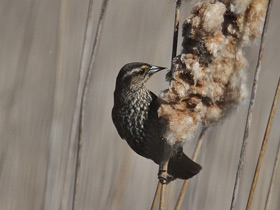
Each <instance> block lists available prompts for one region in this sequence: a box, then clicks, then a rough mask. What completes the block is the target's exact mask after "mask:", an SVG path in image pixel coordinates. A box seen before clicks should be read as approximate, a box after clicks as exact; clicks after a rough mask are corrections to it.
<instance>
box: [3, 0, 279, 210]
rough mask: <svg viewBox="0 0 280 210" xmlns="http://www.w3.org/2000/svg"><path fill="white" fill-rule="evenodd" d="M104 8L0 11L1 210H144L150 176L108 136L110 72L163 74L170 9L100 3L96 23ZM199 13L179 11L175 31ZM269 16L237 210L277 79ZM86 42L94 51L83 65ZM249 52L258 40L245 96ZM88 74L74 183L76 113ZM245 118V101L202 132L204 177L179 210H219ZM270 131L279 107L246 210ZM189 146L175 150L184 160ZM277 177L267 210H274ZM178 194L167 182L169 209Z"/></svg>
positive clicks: (258, 203)
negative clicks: (127, 67)
mask: <svg viewBox="0 0 280 210" xmlns="http://www.w3.org/2000/svg"><path fill="white" fill-rule="evenodd" d="M102 2H103V1H102V0H79V1H76V0H60V1H57V0H48V1H45V0H0V26H1V29H0V210H19V209H21V210H39V209H42V210H70V209H74V210H92V209H94V210H107V209H114V210H115V209H117V210H118V209H124V210H126V209H128V210H130V209H135V210H140V209H149V208H150V206H151V203H152V200H153V196H154V192H155V189H156V185H157V171H158V166H157V165H155V164H154V163H153V162H152V161H150V160H147V159H145V158H142V157H140V156H138V155H136V154H135V153H134V152H132V150H131V149H130V148H129V147H128V145H127V143H126V142H125V141H123V140H121V138H120V137H119V136H118V134H117V131H116V129H115V127H114V126H113V123H112V120H111V109H112V106H113V91H114V85H115V78H116V76H117V74H118V71H119V70H120V68H121V67H122V66H123V65H124V64H126V63H128V62H132V61H143V62H148V63H151V64H155V65H160V66H167V67H170V61H171V48H172V41H173V40H172V37H173V20H174V10H175V1H174V0H153V1H150V0H143V1H136V0H134V1H132V0H114V1H109V2H108V5H107V8H106V11H105V16H104V17H103V21H101V22H100V21H99V16H100V13H101V10H102ZM197 2H198V1H195V0H193V1H184V2H183V4H182V7H181V22H180V29H181V24H182V22H183V20H184V19H185V18H186V17H188V16H189V14H190V9H191V8H192V7H193V6H194V4H195V3H197ZM90 5H91V6H90ZM279 10H280V1H274V3H273V6H272V14H271V19H270V24H269V29H268V34H267V41H266V46H265V52H264V57H263V63H262V71H261V73H260V79H259V83H258V91H257V97H256V104H255V107H254V112H253V119H252V129H251V132H250V135H249V143H248V148H247V154H246V158H245V161H244V171H243V176H242V178H241V184H240V191H239V194H238V201H237V206H236V209H244V208H245V206H246V202H247V198H248V193H249V190H250V186H251V182H252V178H253V174H254V170H255V166H256V162H257V157H258V153H259V150H260V146H261V142H262V139H263V136H264V131H265V128H266V123H267V120H268V116H269V113H270V108H271V105H272V100H273V96H274V93H275V89H276V85H277V81H278V78H279V76H280V70H279V66H280V53H279V52H280V40H279V37H280V36H279V34H280V24H279V12H278V11H279ZM88 11H90V13H89V17H88ZM98 23H101V25H100V26H102V28H101V27H99V31H100V33H97V31H98ZM97 34H99V35H100V36H97ZM179 34H180V35H179V37H180V39H179V45H180V43H181V40H182V39H181V32H180V33H179ZM98 37H99V38H98ZM97 38H98V39H97ZM96 41H97V42H96ZM94 42H96V43H99V44H98V45H96V44H95V51H94V58H95V59H94V62H93V65H90V58H91V53H92V49H93V45H94ZM258 49H259V40H258V41H256V42H255V43H253V46H252V47H250V48H248V49H246V56H247V58H248V60H249V64H250V66H249V69H248V89H249V90H251V86H252V82H253V73H254V71H255V66H256V61H257V55H258ZM180 51H181V47H180V46H179V47H178V53H179V52H180ZM89 68H91V69H92V73H91V75H90V82H89V86H88V90H87V91H86V92H87V94H86V96H87V98H86V101H85V104H84V121H83V122H84V123H83V127H82V135H81V140H82V147H81V150H80V153H79V154H80V160H81V161H80V163H81V164H80V166H79V173H78V182H77V183H75V181H74V180H75V176H76V175H75V171H76V169H77V164H76V160H77V151H78V150H77V145H78V140H77V139H78V137H79V132H78V131H79V127H78V123H79V110H80V107H81V101H82V100H81V95H82V90H83V88H82V87H83V85H84V83H85V75H86V73H85V72H86V71H87V70H88V69H89ZM164 78H165V72H161V73H158V74H157V75H155V76H154V77H153V78H152V79H151V81H149V84H148V87H149V88H150V89H152V90H153V91H154V92H155V93H157V94H159V93H160V91H161V90H163V89H165V88H167V86H168V84H167V83H166V82H165V79H164ZM247 110H248V100H247V101H246V102H244V103H243V104H242V105H241V106H240V107H239V108H238V110H237V112H235V113H234V114H232V115H230V116H229V117H228V118H227V119H226V120H225V121H224V122H223V123H220V124H218V125H216V126H215V127H213V128H211V129H209V130H208V131H207V134H206V137H205V141H204V142H203V145H202V149H201V153H200V155H199V157H198V160H197V162H198V163H200V164H201V165H202V166H203V170H202V171H201V172H200V173H199V175H197V176H196V177H194V178H193V179H191V181H190V186H189V188H188V190H187V192H186V196H185V198H184V201H183V206H182V209H197V210H209V209H213V210H225V209H229V207H230V203H231V198H232V191H233V186H234V181H235V175H236V169H237V164H238V159H239V155H240V150H241V143H242V138H243V133H244V126H245V121H246V115H247ZM279 125H280V107H279V105H278V108H277V112H276V115H275V118H274V122H273V127H272V131H271V135H270V138H269V142H268V146H267V151H266V153H265V159H264V163H263V166H262V169H261V173H260V178H259V181H258V184H257V189H256V194H255V198H254V201H253V208H252V209H254V210H260V209H264V205H265V200H266V195H267V192H268V187H269V183H270V179H271V174H272V170H273V165H274V160H275V157H276V151H277V147H278V143H279V140H280V129H279ZM196 142H197V140H195V139H194V140H193V141H191V142H187V143H186V144H185V145H184V148H185V151H186V153H187V154H188V155H189V156H192V153H193V151H194V148H195V145H196ZM279 170H280V169H278V172H277V178H276V183H275V186H276V187H275V188H274V191H273V196H272V203H271V206H270V209H271V210H279V209H280V199H279V197H280V188H279V186H280V171H279ZM182 183H183V182H182V180H176V181H174V182H172V183H171V184H169V185H168V191H167V196H168V197H167V209H173V208H174V205H175V202H176V199H177V196H178V194H179V191H180V189H181V185H182ZM75 185H76V186H77V187H74V186H75ZM73 194H75V196H73ZM73 197H74V198H75V199H73ZM73 206H74V207H75V208H73Z"/></svg>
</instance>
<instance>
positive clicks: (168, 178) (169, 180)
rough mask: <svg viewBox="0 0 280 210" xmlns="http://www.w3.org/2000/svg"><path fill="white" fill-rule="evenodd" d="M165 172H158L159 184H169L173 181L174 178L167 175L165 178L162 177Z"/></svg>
mask: <svg viewBox="0 0 280 210" xmlns="http://www.w3.org/2000/svg"><path fill="white" fill-rule="evenodd" d="M164 172H166V170H159V172H158V180H159V182H160V183H161V184H169V182H171V181H173V180H174V177H173V176H172V175H170V174H167V176H166V177H165V176H163V175H162V174H163V173H164Z"/></svg>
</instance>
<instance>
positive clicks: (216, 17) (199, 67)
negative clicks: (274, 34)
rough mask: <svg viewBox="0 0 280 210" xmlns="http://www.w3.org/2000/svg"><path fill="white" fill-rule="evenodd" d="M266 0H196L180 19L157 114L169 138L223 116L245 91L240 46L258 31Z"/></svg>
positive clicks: (188, 134)
mask: <svg viewBox="0 0 280 210" xmlns="http://www.w3.org/2000/svg"><path fill="white" fill-rule="evenodd" d="M266 6H267V0H253V1H252V2H250V1H249V0H245V1H241V0H232V1H230V0H222V1H221V2H217V3H215V4H212V3H210V2H200V3H198V4H197V5H196V6H195V7H194V8H193V10H192V13H191V17H190V18H187V19H186V21H185V22H184V24H183V38H184V40H183V43H182V46H183V50H182V54H181V55H179V56H177V57H176V58H174V60H173V67H172V69H171V71H170V72H169V73H168V75H167V79H168V80H169V81H170V86H169V89H167V90H165V91H163V92H162V93H161V95H160V99H161V107H160V109H159V110H158V114H159V116H161V117H163V118H164V119H166V120H167V122H168V127H169V130H168V132H167V133H166V134H165V135H166V136H165V137H166V139H167V140H168V141H169V143H170V144H174V143H176V142H178V141H184V140H188V139H190V138H191V137H192V135H193V133H194V131H195V130H196V129H197V126H198V125H199V124H202V125H203V126H209V125H210V124H213V123H215V122H218V121H219V120H220V119H221V118H223V117H225V116H226V114H227V113H229V111H230V110H231V109H232V108H233V107H236V106H237V105H238V104H240V102H241V101H243V100H244V99H245V98H246V96H247V88H246V75H247V74H246V72H245V71H246V67H247V60H246V59H245V57H244V55H243V52H242V47H243V46H246V45H249V44H250V43H251V42H252V41H253V40H254V39H255V38H256V37H257V36H258V35H259V34H260V32H261V28H262V25H263V20H264V16H265V11H266Z"/></svg>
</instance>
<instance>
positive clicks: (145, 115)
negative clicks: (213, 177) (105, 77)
mask: <svg viewBox="0 0 280 210" xmlns="http://www.w3.org/2000/svg"><path fill="white" fill-rule="evenodd" d="M163 69H166V68H163V67H159V66H153V65H150V64H147V63H138V62H135V63H129V64H126V65H125V66H123V67H122V69H121V70H120V72H119V74H118V76H117V80H116V87H115V92H114V107H113V110H112V119H113V122H114V124H115V126H116V128H117V131H118V133H119V135H120V137H121V138H122V139H125V140H126V141H127V143H128V145H129V146H130V147H131V148H132V149H133V150H134V151H135V152H136V153H137V154H139V155H141V156H143V157H145V158H148V159H151V160H153V161H154V162H155V163H156V164H159V165H162V164H163V159H164V148H165V145H166V141H165V140H164V137H163V136H164V133H165V132H166V130H167V123H166V122H165V121H164V119H161V118H159V117H158V113H157V110H158V108H159V107H160V102H159V100H158V98H157V96H156V95H155V94H154V93H153V92H151V91H150V90H148V89H147V88H146V87H145V83H146V82H147V80H148V79H149V78H150V77H151V75H153V74H154V73H156V72H158V71H161V70H163ZM200 170H201V166H200V165H199V164H197V163H195V162H193V161H192V160H191V159H190V158H188V157H187V156H186V155H185V154H184V153H183V148H182V145H181V144H178V145H175V146H173V147H172V148H171V152H170V159H169V164H168V170H167V173H168V180H169V181H171V180H173V179H176V178H180V179H188V178H191V177H192V176H194V175H196V174H197V173H198V172H199V171H200ZM159 173H160V172H159Z"/></svg>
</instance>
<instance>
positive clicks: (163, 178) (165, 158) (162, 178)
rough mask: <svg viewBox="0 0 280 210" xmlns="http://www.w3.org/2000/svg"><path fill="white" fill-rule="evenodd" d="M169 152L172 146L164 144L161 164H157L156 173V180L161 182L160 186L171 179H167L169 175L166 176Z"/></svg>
mask: <svg viewBox="0 0 280 210" xmlns="http://www.w3.org/2000/svg"><path fill="white" fill-rule="evenodd" d="M171 152H172V145H170V144H169V143H168V142H164V150H163V158H162V161H161V163H160V164H159V172H158V179H159V181H160V182H161V184H168V182H169V181H168V180H172V178H170V177H168V176H169V175H168V174H167V168H168V162H169V158H170V155H171Z"/></svg>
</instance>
